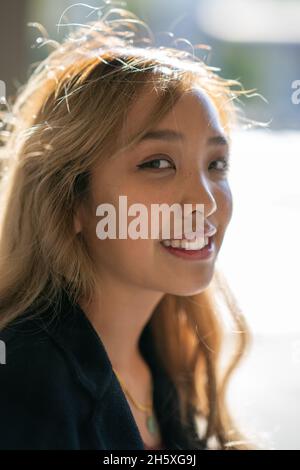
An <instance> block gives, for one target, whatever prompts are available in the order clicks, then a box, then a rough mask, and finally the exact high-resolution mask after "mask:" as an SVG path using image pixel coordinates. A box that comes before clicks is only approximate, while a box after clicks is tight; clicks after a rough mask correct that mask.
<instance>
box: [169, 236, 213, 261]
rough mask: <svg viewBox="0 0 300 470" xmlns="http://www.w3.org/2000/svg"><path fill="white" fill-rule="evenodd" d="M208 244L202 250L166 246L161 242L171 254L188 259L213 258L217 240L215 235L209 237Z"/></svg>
mask: <svg viewBox="0 0 300 470" xmlns="http://www.w3.org/2000/svg"><path fill="white" fill-rule="evenodd" d="M208 240H209V241H208V244H207V245H206V246H205V247H204V248H201V250H185V249H183V248H174V247H172V246H165V245H163V244H162V243H161V242H160V245H161V247H162V248H163V249H165V250H166V251H167V252H168V253H170V254H171V255H174V256H177V257H178V258H183V259H186V260H191V261H192V260H194V261H195V260H207V259H210V258H212V256H213V254H214V252H215V240H214V237H213V236H210V237H209V238H208Z"/></svg>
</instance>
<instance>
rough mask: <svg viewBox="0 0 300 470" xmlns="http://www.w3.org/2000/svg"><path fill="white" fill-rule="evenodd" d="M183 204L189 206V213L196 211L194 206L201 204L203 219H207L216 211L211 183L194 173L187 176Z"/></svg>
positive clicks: (202, 175) (203, 176) (201, 175)
mask: <svg viewBox="0 0 300 470" xmlns="http://www.w3.org/2000/svg"><path fill="white" fill-rule="evenodd" d="M182 202H183V204H190V205H191V210H190V211H189V213H194V212H195V211H197V206H196V204H203V205H204V207H203V209H202V213H203V216H204V219H207V218H208V217H209V216H210V215H211V214H213V213H214V212H215V211H216V210H217V203H216V198H215V196H214V194H213V190H212V187H211V183H210V182H209V181H208V179H207V178H206V177H205V175H204V174H199V173H198V172H194V173H193V174H192V173H190V174H189V178H187V182H186V187H185V191H184V198H183V201H182Z"/></svg>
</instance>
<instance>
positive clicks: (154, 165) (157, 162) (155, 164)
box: [137, 158, 174, 170]
mask: <svg viewBox="0 0 300 470" xmlns="http://www.w3.org/2000/svg"><path fill="white" fill-rule="evenodd" d="M161 162H164V163H163V164H162V165H161ZM168 165H171V166H168ZM172 165H173V163H172V162H170V161H169V160H168V159H167V158H155V159H153V160H149V161H148V162H145V163H141V164H140V165H137V166H138V167H139V168H141V169H144V168H150V169H154V170H168V169H170V168H174V165H173V166H172Z"/></svg>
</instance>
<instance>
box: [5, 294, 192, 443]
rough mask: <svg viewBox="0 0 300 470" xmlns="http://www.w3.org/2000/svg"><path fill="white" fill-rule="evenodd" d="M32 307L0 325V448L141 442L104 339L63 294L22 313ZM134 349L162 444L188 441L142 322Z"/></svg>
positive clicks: (149, 336) (146, 329)
mask: <svg viewBox="0 0 300 470" xmlns="http://www.w3.org/2000/svg"><path fill="white" fill-rule="evenodd" d="M32 313H35V314H36V313H37V312H34V311H32V310H30V309H29V310H28V311H27V312H25V313H24V314H23V315H22V316H21V317H19V318H18V319H17V320H15V321H13V322H12V323H10V324H9V325H8V326H7V327H6V328H5V329H3V330H2V332H0V339H1V340H2V341H4V342H5V345H6V363H5V364H1V365H0V449H106V450H108V449H109V450H126V449H130V450H135V449H136V450H138V449H143V448H144V446H143V441H142V438H141V435H140V433H139V429H138V427H137V425H136V422H135V420H134V417H133V415H132V412H131V409H130V406H129V404H128V402H127V399H126V397H125V395H124V393H123V391H122V389H121V387H120V384H119V382H118V380H117V377H116V375H115V374H114V372H113V370H112V365H111V362H110V360H109V357H108V355H107V353H106V350H105V348H104V346H103V343H102V341H101V339H100V338H99V336H98V335H97V333H96V331H95V330H94V328H93V327H92V325H91V323H90V322H89V320H88V318H87V317H86V315H85V314H84V312H83V311H82V310H81V308H80V306H79V305H78V304H73V303H72V302H71V301H70V299H69V297H68V296H67V295H66V294H63V296H62V301H61V302H60V304H56V307H53V305H51V306H49V307H48V308H47V310H46V311H45V312H44V313H43V314H41V315H39V314H38V315H35V317H34V318H29V317H30V315H31V314H32ZM141 351H142V353H143V355H144V357H145V359H146V360H147V362H148V363H149V365H150V367H151V370H152V373H153V378H154V395H153V400H154V407H155V410H156V413H157V417H158V421H159V423H160V427H161V431H162V438H163V440H164V443H165V444H166V445H168V448H169V449H185V448H189V447H186V446H187V445H188V444H187V443H186V442H185V432H184V430H182V429H181V427H180V425H179V424H178V426H177V421H176V420H177V419H178V409H177V408H176V407H177V406H178V401H176V392H175V388H174V387H173V388H172V385H171V383H170V382H168V379H167V376H166V374H165V373H164V371H163V370H162V369H161V368H160V367H159V366H158V362H157V360H156V359H155V357H156V356H155V351H154V349H153V344H152V341H151V331H150V328H149V323H148V324H147V325H146V327H145V329H144V330H143V332H142V336H141ZM158 384H160V385H159V386H158ZM164 386H165V387H166V388H165V391H166V393H164V389H163V388H162V387H164ZM159 387H160V389H159ZM162 397H165V401H164V400H163V399H162ZM170 400H171V401H170ZM170 425H171V426H172V432H170V427H169V426H170ZM171 436H172V437H171Z"/></svg>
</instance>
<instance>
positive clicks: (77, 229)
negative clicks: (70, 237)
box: [73, 208, 82, 235]
mask: <svg viewBox="0 0 300 470" xmlns="http://www.w3.org/2000/svg"><path fill="white" fill-rule="evenodd" d="M73 224H74V230H75V233H76V235H77V233H79V232H81V230H82V222H81V213H80V210H79V208H77V210H76V211H75V212H74V216H73Z"/></svg>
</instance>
